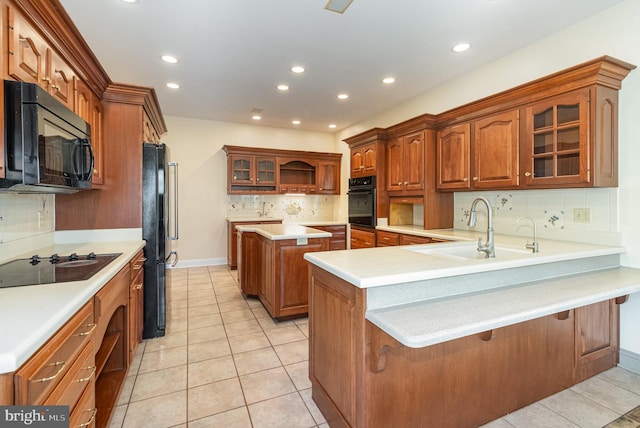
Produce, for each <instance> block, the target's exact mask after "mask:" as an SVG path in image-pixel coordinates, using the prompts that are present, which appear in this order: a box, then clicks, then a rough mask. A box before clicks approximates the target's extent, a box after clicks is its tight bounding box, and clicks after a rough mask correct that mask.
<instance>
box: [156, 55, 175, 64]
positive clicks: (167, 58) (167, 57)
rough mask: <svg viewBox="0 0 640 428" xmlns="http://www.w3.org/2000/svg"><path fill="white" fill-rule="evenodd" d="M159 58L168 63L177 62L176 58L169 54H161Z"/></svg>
mask: <svg viewBox="0 0 640 428" xmlns="http://www.w3.org/2000/svg"><path fill="white" fill-rule="evenodd" d="M160 59H161V60H163V61H164V62H168V63H169V64H176V63H177V62H178V58H176V57H175V56H171V55H162V56H161V57H160Z"/></svg>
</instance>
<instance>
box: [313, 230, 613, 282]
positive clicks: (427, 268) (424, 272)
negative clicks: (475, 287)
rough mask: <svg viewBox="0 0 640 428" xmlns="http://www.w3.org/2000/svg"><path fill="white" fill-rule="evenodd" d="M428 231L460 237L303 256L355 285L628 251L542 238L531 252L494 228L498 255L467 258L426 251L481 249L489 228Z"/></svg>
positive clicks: (521, 240)
mask: <svg viewBox="0 0 640 428" xmlns="http://www.w3.org/2000/svg"><path fill="white" fill-rule="evenodd" d="M425 233H428V235H424V236H431V237H438V238H442V239H457V240H458V241H459V242H449V243H438V244H425V245H410V246H396V247H378V248H364V249H358V250H339V251H328V252H318V253H307V254H305V256H304V258H305V259H306V260H308V261H309V262H310V263H313V264H315V265H317V266H319V267H321V268H323V269H324V270H326V271H328V272H330V273H332V274H334V275H336V276H337V277H339V278H341V279H344V280H345V281H347V282H349V283H351V284H353V285H355V286H356V287H360V288H369V287H377V286H384V285H390V284H401V283H407V282H412V281H422V280H426V279H433V278H443V277H450V276H455V275H464V274H472V273H479V272H489V271H494V270H500V269H511V268H516V267H522V266H532V265H538V264H543V263H551V262H559V261H566V260H575V259H583V258H588V257H597V256H604V255H611V254H621V253H623V252H624V248H623V247H609V246H602V245H591V244H584V243H574V242H566V241H554V240H549V239H540V240H539V244H540V251H539V252H538V253H536V254H533V253H532V252H531V251H530V250H526V249H525V247H524V246H525V244H526V242H527V238H525V237H520V236H508V235H499V234H496V235H495V242H496V257H495V258H492V259H485V258H474V259H463V258H459V257H455V256H450V257H446V256H444V255H442V254H439V255H436V254H429V253H428V252H429V251H432V250H436V249H450V248H452V247H468V248H469V249H470V251H469V252H470V253H476V254H479V253H477V252H475V251H474V248H475V247H476V246H477V243H476V242H475V241H477V239H478V237H482V238H483V239H485V234H483V233H475V232H466V231H453V230H433V231H425ZM503 250H504V251H503ZM419 251H425V253H420V252H419Z"/></svg>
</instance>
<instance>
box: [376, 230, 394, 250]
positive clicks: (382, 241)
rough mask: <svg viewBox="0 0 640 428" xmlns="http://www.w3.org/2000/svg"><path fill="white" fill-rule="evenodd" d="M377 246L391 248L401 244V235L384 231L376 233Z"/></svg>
mask: <svg viewBox="0 0 640 428" xmlns="http://www.w3.org/2000/svg"><path fill="white" fill-rule="evenodd" d="M376 235H377V236H376V238H377V244H376V245H377V246H378V247H391V246H393V245H398V244H399V243H400V235H399V234H397V233H394V232H385V231H383V230H377V231H376Z"/></svg>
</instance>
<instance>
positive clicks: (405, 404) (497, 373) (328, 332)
mask: <svg viewBox="0 0 640 428" xmlns="http://www.w3.org/2000/svg"><path fill="white" fill-rule="evenodd" d="M310 276H311V285H310V286H311V289H310V299H311V302H310V308H311V311H310V313H309V335H310V336H309V350H310V354H309V376H310V379H311V383H312V396H313V399H314V401H315V402H316V404H317V405H318V407H319V408H320V410H321V411H322V413H323V415H324V416H325V418H326V419H327V422H328V423H329V424H330V425H331V426H332V427H359V428H366V427H379V426H438V427H461V426H480V425H483V424H485V423H487V422H489V421H492V420H494V419H497V418H499V417H501V416H504V415H505V414H507V413H509V412H513V411H515V410H517V409H519V408H522V407H524V406H526V405H528V404H531V403H533V402H535V401H538V400H541V399H542V398H544V397H547V396H549V395H551V394H554V393H556V392H558V391H561V390H563V389H566V388H569V387H571V386H572V385H574V384H576V383H578V382H581V381H582V380H584V379H586V378H588V377H590V376H593V375H595V374H597V373H600V372H602V371H604V370H607V369H609V368H611V367H615V365H616V364H617V355H618V340H619V339H618V322H619V321H618V314H619V303H621V302H622V301H623V300H624V299H612V300H609V301H604V302H600V303H597V304H594V305H589V306H585V307H581V308H575V309H571V310H567V311H563V312H560V313H557V314H553V315H548V316H545V317H540V318H536V319H532V320H529V321H525V322H521V323H517V324H513V325H510V326H506V327H503V328H498V329H494V330H489V331H486V332H482V333H478V334H473V335H470V336H466V337H462V338H459V339H455V340H451V341H447V342H443V343H439V344H436V345H432V346H427V347H423V348H409V347H406V346H404V345H402V344H400V343H399V342H398V341H396V340H395V339H393V338H392V337H390V336H389V335H387V334H386V333H384V332H383V331H382V330H380V329H379V328H378V327H376V326H375V325H373V324H372V323H370V322H369V321H367V320H366V318H365V311H366V290H365V289H360V288H358V287H355V286H353V285H351V284H349V283H347V282H345V281H343V280H341V279H339V278H337V277H336V276H334V275H332V274H330V273H328V272H326V271H325V270H323V269H320V268H318V267H317V266H315V265H311V270H310ZM581 366H582V367H587V366H588V369H586V370H585V369H583V368H582V367H581ZM487 391H500V393H499V394H487Z"/></svg>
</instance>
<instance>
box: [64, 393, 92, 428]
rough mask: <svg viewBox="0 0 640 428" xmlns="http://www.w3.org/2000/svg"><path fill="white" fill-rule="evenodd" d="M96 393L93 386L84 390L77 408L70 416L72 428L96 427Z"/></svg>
mask: <svg viewBox="0 0 640 428" xmlns="http://www.w3.org/2000/svg"><path fill="white" fill-rule="evenodd" d="M97 412H98V409H97V408H96V392H95V388H94V387H93V385H90V386H89V388H86V389H85V390H84V393H83V394H82V396H81V397H80V400H79V401H78V404H77V405H76V408H75V409H74V410H73V411H72V412H71V415H69V427H70V428H90V427H95V426H96V414H97Z"/></svg>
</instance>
